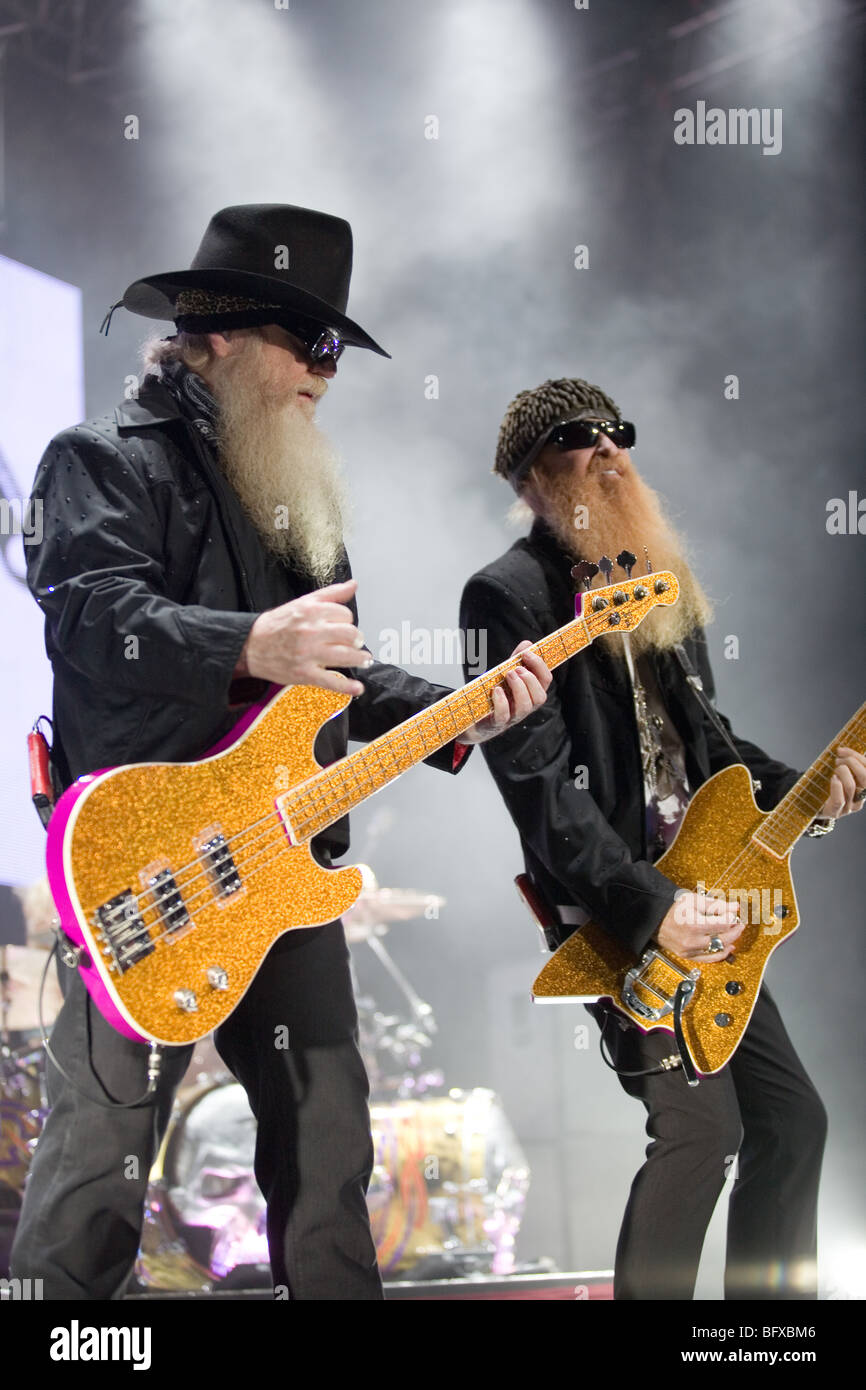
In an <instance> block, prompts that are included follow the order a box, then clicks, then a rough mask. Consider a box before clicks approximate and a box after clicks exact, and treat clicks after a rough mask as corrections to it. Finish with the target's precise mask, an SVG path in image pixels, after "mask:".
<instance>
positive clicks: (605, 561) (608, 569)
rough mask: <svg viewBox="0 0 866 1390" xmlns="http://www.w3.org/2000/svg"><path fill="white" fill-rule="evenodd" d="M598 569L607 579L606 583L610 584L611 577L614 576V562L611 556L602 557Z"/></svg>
mask: <svg viewBox="0 0 866 1390" xmlns="http://www.w3.org/2000/svg"><path fill="white" fill-rule="evenodd" d="M598 567H599V569H600V570H601V572H602V574H603V575H604V578H605V583H607V584H609V583H610V576H611V575H612V574H613V560H611V558H610V556H609V555H602V557H601V559H600V560H599V562H598Z"/></svg>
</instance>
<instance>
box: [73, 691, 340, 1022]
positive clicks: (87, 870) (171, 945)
mask: <svg viewBox="0 0 866 1390" xmlns="http://www.w3.org/2000/svg"><path fill="white" fill-rule="evenodd" d="M347 704H348V697H347V696H341V695H337V694H334V693H332V692H329V691H326V690H321V689H319V688H318V687H316V686H289V687H287V688H286V689H285V690H283V691H282V692H281V693H280V694H279V695H278V696H276V697H275V699H274V700H273V701H272V702H271V703H270V704H269V705H268V706H267V708H266V710H265V711H263V713H262V714H260V715H259V716H258V718H257V719H256V721H255V723H254V724H253V725H252V726H251V727H250V729H248V730H247V731H246V733H245V734H243V735H242V737H241V738H240V739H239V741H238V742H237V743H236V744H234V745H233V746H232V747H231V748H230V749H228V750H227V751H226V752H223V753H220V754H216V755H214V756H213V757H211V758H208V759H205V760H203V761H201V762H195V763H147V764H140V765H138V766H132V767H127V768H119V769H118V770H116V771H115V772H112V773H111V774H109V775H108V776H107V777H106V778H105V779H104V780H102V781H97V782H95V783H94V786H93V788H92V790H90V791H89V792H85V793H83V794H82V796H81V798H80V800H79V803H78V809H77V812H76V813H74V814H73V816H72V817H71V818H70V823H69V826H68V827H67V830H66V836H65V859H66V880H67V885H68V887H69V890H70V896H71V898H72V901H73V903H74V904H76V906H77V908H78V909H79V910H78V912H77V916H78V921H79V925H80V926H81V928H82V930H83V931H84V933H85V936H86V938H87V942H88V946H89V949H90V954H91V957H92V959H93V960H94V963H96V964H98V966H99V971H100V975H101V978H102V980H103V982H104V983H105V984H106V986H107V988H108V989H109V990H110V992H111V993H112V995H113V997H114V1000H115V1003H118V1004H119V1005H120V1006H122V1009H123V1011H125V1013H126V1015H127V1017H128V1019H129V1020H130V1021H131V1022H132V1024H133V1026H134V1027H135V1028H137V1029H138V1031H139V1032H141V1033H143V1034H146V1035H147V1036H148V1037H150V1038H153V1039H154V1041H157V1042H163V1043H174V1044H179V1043H187V1042H194V1041H195V1040H196V1039H198V1038H202V1037H204V1036H205V1035H206V1034H207V1033H209V1032H211V1030H212V1029H213V1028H216V1027H217V1026H218V1024H220V1023H221V1022H223V1020H224V1019H225V1018H226V1017H227V1016H228V1015H229V1014H230V1013H231V1011H232V1010H233V1009H234V1008H235V1006H236V1005H237V1004H238V1003H239V1002H240V1000H241V998H242V996H243V995H244V993H245V992H246V990H247V989H248V987H249V985H250V983H251V981H252V979H253V977H254V975H255V974H256V971H257V970H258V969H259V966H260V965H261V963H262V961H263V960H264V958H265V956H266V954H267V952H268V950H269V949H270V947H271V946H272V945H273V943H274V942H275V941H276V940H277V938H278V937H279V936H281V935H282V934H283V932H285V931H286V930H288V929H289V928H293V927H311V926H318V925H321V924H322V923H324V922H331V921H333V920H334V919H335V918H337V917H339V916H340V915H341V913H343V912H345V911H346V910H347V909H348V908H349V907H350V906H351V905H352V903H353V902H354V901H355V899H356V898H357V897H358V894H359V893H360V891H361V884H362V880H361V872H360V870H359V869H356V868H346V869H324V868H322V867H321V866H320V865H319V864H317V863H316V861H315V860H314V859H313V857H312V855H311V853H310V851H309V848H308V846H307V845H306V844H300V845H295V846H292V845H290V843H289V840H288V838H287V836H286V833H285V831H284V829H283V827H282V823H281V821H280V819H279V817H278V816H277V815H276V813H275V800H276V797H277V796H279V795H280V794H281V793H283V792H285V791H287V790H288V789H289V788H291V787H294V786H296V785H297V783H298V782H300V781H302V780H303V779H304V778H306V777H309V776H310V775H311V774H312V773H315V772H317V771H318V767H319V765H318V763H317V762H316V761H315V759H314V757H313V753H312V749H313V742H314V740H315V737H316V734H317V733H318V730H319V728H320V727H321V725H322V724H323V723H324V722H325V720H326V719H329V718H331V717H332V716H333V715H336V714H338V713H339V712H340V710H342V709H344V708H345V706H346V705H347ZM263 817H267V818H268V819H267V822H266V826H267V829H266V832H265V835H264V836H263V837H262V839H261V840H259V841H257V842H256V843H255V844H254V845H251V846H250V847H249V849H248V850H247V851H241V850H240V848H238V847H237V846H236V847H235V849H236V855H237V858H238V861H239V862H238V868H239V869H240V871H241V876H242V879H243V890H242V891H241V892H239V893H237V894H235V895H232V896H230V897H227V898H225V899H223V900H222V901H221V902H220V901H218V900H217V898H216V896H215V894H214V893H213V891H212V890H211V888H210V883H209V880H208V879H207V877H206V876H205V874H204V872H203V870H202V868H201V864H200V861H199V860H198V858H197V848H196V844H195V840H196V837H197V836H199V835H201V834H202V833H203V832H205V831H207V830H208V828H209V827H211V826H214V825H217V826H219V829H220V830H221V831H222V833H223V834H224V836H225V838H226V840H227V841H229V843H230V846H231V841H232V837H233V836H234V835H236V834H238V833H239V832H243V831H244V830H245V828H246V827H248V826H250V825H252V824H253V823H254V822H257V821H260V820H261V819H262V818H263ZM246 840H252V835H251V834H248V835H247V836H246V837H245V841H246ZM245 841H241V842H238V845H240V844H241V843H244V842H245ZM256 851H258V856H257V857H254V856H255V855H256ZM159 861H166V863H167V865H168V866H169V867H171V868H172V871H173V872H174V871H175V870H181V868H182V866H187V865H188V866H190V867H188V868H187V869H186V870H185V871H183V872H179V873H178V886H179V887H180V889H181V891H182V893H183V896H184V898H185V900H186V901H187V903H188V910H189V912H190V916H191V918H192V921H193V924H194V925H193V927H192V929H191V930H188V931H186V933H185V934H183V935H180V934H179V935H178V937H177V939H175V940H173V941H169V942H166V941H163V942H162V943H161V944H160V945H159V946H158V947H157V948H156V949H155V950H154V951H152V952H151V954H150V955H148V956H146V957H145V958H144V959H142V960H141V961H139V962H138V963H137V964H136V965H134V966H132V967H131V968H130V969H128V970H126V971H125V972H124V973H123V974H118V973H117V972H111V973H110V972H109V969H108V966H107V964H106V963H104V961H103V957H102V956H101V955H100V944H99V942H98V941H97V940H95V939H94V935H93V928H92V925H91V921H92V917H93V913H94V912H95V910H96V908H98V907H99V906H101V905H102V904H104V903H106V902H108V901H109V900H110V899H112V898H113V897H115V896H116V895H117V894H118V893H120V892H121V891H123V890H124V889H131V890H132V891H133V892H134V893H141V892H142V889H143V883H142V880H141V879H140V877H139V874H140V871H141V870H145V869H147V868H148V866H151V865H154V864H156V863H158V862H159ZM253 868H255V872H251V870H252V869H253ZM76 899H77V903H76ZM154 915H155V914H154ZM159 930H160V928H159V926H156V927H152V928H151V930H150V936H151V938H154V937H155V936H156V935H157V934H158V932H159ZM209 966H218V967H220V968H221V969H222V970H224V971H225V972H226V974H227V976H228V989H226V990H218V989H213V988H211V986H210V985H209V984H208V981H207V975H206V971H207V969H208V967H209ZM178 989H191V990H193V991H194V992H195V994H196V996H197V999H198V1009H197V1011H196V1012H195V1013H184V1012H182V1011H181V1010H180V1009H179V1008H178V1005H177V1003H176V1001H175V998H174V993H175V990H178Z"/></svg>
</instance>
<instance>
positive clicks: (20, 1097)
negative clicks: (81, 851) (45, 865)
mask: <svg viewBox="0 0 866 1390" xmlns="http://www.w3.org/2000/svg"><path fill="white" fill-rule="evenodd" d="M46 894H47V895H48V896H47V902H46ZM18 896H19V898H20V899H21V901H22V906H23V909H24V915H25V919H26V921H27V924H28V932H27V945H25V946H21V945H0V1277H4V1278H5V1277H6V1276H7V1275H8V1273H9V1250H10V1248H11V1245H12V1238H13V1236H14V1234H15V1227H16V1225H17V1222H18V1212H19V1210H20V1208H21V1200H22V1196H23V1192H24V1182H25V1179H26V1177H27V1171H28V1169H29V1167H30V1160H31V1158H32V1157H33V1150H34V1148H35V1146H36V1141H37V1140H38V1138H39V1135H40V1133H41V1131H42V1125H43V1123H44V1120H45V1116H46V1114H47V1111H48V1099H47V1096H46V1093H45V1066H44V1057H43V1052H42V1047H41V1042H40V1034H39V1026H40V1025H39V1011H40V992H41V1009H42V1018H43V1021H44V1023H45V1024H46V1026H48V1025H49V1024H50V1023H52V1022H53V1021H54V1019H55V1018H56V1017H57V1013H58V1011H59V1009H60V1005H61V1003H62V1002H63V996H62V995H61V993H60V986H59V985H58V983H57V978H56V975H55V974H54V973H53V972H52V971H51V970H50V968H49V970H48V971H46V968H45V967H46V964H48V963H49V956H48V946H49V944H50V942H51V941H52V940H53V937H52V936H51V933H50V931H49V930H48V929H47V924H46V920H45V919H46V909H47V907H48V905H49V904H50V910H51V912H53V903H51V897H50V894H49V893H48V885H47V882H46V883H45V884H44V885H34V888H33V889H31V890H27V892H26V893H24V892H21V893H19V894H18ZM43 984H44V987H43Z"/></svg>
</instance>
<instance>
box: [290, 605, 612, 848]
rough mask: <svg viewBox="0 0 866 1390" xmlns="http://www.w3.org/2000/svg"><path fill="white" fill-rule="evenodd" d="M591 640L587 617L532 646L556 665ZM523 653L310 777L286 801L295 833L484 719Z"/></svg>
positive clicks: (308, 831) (319, 824)
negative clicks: (495, 692)
mask: <svg viewBox="0 0 866 1390" xmlns="http://www.w3.org/2000/svg"><path fill="white" fill-rule="evenodd" d="M592 616H596V615H592ZM590 621H591V618H590ZM600 630H601V631H605V630H607V629H605V628H603V627H601V628H600ZM592 640H593V639H592V636H591V635H590V632H589V631H588V627H587V622H586V621H585V620H584V618H582V617H579V618H574V619H573V620H572V622H570V623H566V625H565V627H561V628H559V630H558V631H557V632H553V633H551V634H550V636H549V637H545V638H543V640H542V641H540V642H536V643H535V645H534V646H532V647H531V648H527V650H528V651H533V652H537V653H538V654H539V656H541V658H542V659H543V661H544V662H545V664H546V665H547V666H548V667H549V668H550V669H553V668H554V667H555V666H559V665H560V664H561V663H562V662H563V661H567V660H568V658H569V657H571V656H575V655H576V654H577V653H578V652H580V651H582V650H583V648H584V647H587V646H589V644H590V642H591V641H592ZM523 655H524V654H523V653H521V655H520V656H518V657H509V658H508V660H507V661H503V662H501V663H500V665H499V666H494V667H493V668H492V669H491V670H490V671H488V672H486V674H485V675H483V676H479V677H478V678H477V679H476V680H474V681H471V682H470V683H469V684H468V685H464V686H463V687H462V688H461V689H460V690H455V691H454V692H453V694H451V695H446V696H445V698H444V699H443V700H439V701H437V703H436V704H435V705H431V706H430V708H429V709H426V710H421V711H420V713H418V714H414V715H412V717H411V718H410V719H406V720H404V721H403V723H402V724H398V725H397V726H396V727H395V728H393V729H390V730H389V731H388V733H386V734H382V735H381V736H380V737H379V738H377V739H373V741H372V742H371V743H368V744H365V745H364V747H363V748H359V749H357V751H356V752H354V753H349V754H348V755H347V756H346V757H345V758H341V759H340V760H339V762H336V763H333V764H332V765H331V766H330V767H326V768H323V769H322V771H321V772H319V773H316V775H315V776H313V777H309V778H307V780H306V781H305V782H303V783H302V784H301V786H299V787H298V788H297V789H296V790H295V791H294V793H292V794H290V795H289V796H288V797H287V798H286V799H285V801H284V802H283V809H284V812H285V814H286V816H287V818H288V820H289V822H290V823H291V826H292V830H293V832H294V834H295V837H296V838H297V839H298V840H307V839H310V838H311V837H312V836H314V835H317V834H318V833H319V832H320V831H322V830H324V829H325V828H326V827H327V826H329V825H332V824H333V822H334V821H335V820H339V819H340V817H341V816H344V815H346V814H347V812H348V811H350V810H351V809H352V807H354V806H356V805H358V803H359V802H361V801H364V800H366V798H367V797H368V796H372V795H373V793H374V792H377V791H379V790H380V788H382V787H385V786H387V785H388V783H389V782H393V781H394V779H395V778H396V777H399V776H400V775H401V774H402V773H404V772H407V771H408V770H409V768H410V767H414V766H415V764H416V763H419V762H422V761H423V760H424V758H429V757H430V755H431V754H432V753H435V752H436V751H437V749H439V748H442V747H443V746H444V745H445V744H446V743H450V742H451V741H452V740H453V739H456V738H458V737H459V736H460V734H462V733H464V732H465V730H466V729H468V728H469V727H470V725H472V724H475V723H476V722H477V721H478V720H479V719H484V718H485V717H486V716H487V715H488V714H490V713H491V712H492V710H493V690H494V688H495V687H496V686H497V685H499V684H500V683H501V682H502V680H503V678H504V676H505V674H506V673H507V672H508V671H513V670H514V669H515V668H516V667H517V666H519V665H520V664H521V660H522V657H523Z"/></svg>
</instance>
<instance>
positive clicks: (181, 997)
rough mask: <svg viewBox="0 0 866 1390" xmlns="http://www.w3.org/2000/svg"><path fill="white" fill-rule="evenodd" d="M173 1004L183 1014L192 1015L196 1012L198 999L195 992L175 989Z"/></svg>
mask: <svg viewBox="0 0 866 1390" xmlns="http://www.w3.org/2000/svg"><path fill="white" fill-rule="evenodd" d="M174 1002H175V1004H177V1007H178V1008H179V1009H181V1010H182V1011H183V1013H185V1014H194V1013H197V1012H198V999H197V998H196V994H195V990H192V989H176V990H175V992H174Z"/></svg>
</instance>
